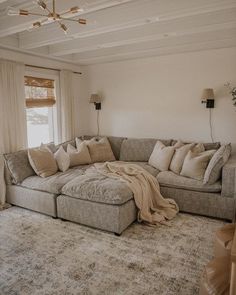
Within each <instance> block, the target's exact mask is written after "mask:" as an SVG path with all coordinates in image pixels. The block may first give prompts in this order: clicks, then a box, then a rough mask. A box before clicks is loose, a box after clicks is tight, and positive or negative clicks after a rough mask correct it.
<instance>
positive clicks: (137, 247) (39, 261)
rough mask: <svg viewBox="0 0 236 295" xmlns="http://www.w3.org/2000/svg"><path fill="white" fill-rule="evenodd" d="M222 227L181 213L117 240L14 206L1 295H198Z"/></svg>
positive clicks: (6, 223) (2, 247) (2, 250)
mask: <svg viewBox="0 0 236 295" xmlns="http://www.w3.org/2000/svg"><path fill="white" fill-rule="evenodd" d="M222 225H223V222H222V221H219V220H214V219H210V218H206V217H199V216H192V215H188V214H179V215H178V216H177V217H176V218H175V219H174V220H173V222H172V226H171V227H167V226H159V227H148V226H145V225H142V224H133V225H132V226H130V227H129V228H128V229H127V230H126V231H125V232H124V233H123V234H122V236H121V237H117V236H115V235H113V234H111V233H106V232H102V231H98V230H95V229H91V228H88V227H85V226H82V225H78V224H74V223H71V222H63V221H61V220H59V219H56V220H54V219H52V218H50V217H48V216H44V215H42V214H39V213H35V212H31V211H28V210H25V209H21V208H17V207H12V208H10V209H7V210H4V211H1V212H0V294H1V295H13V294H14V295H28V294H30V295H38V294H40V295H42V294H43V295H57V294H58V295H70V294H76V295H77V294H78V295H83V294H86V295H87V294H102V295H106V294H107V295H113V294H124V295H133V294H135V295H139V294H143V295H144V294H148V295H149V294H150V295H151V294H155V295H162V294H163V295H176V294H178V295H195V294H198V292H199V287H198V286H199V280H200V277H201V273H202V270H203V267H204V265H205V264H206V263H207V262H208V261H209V260H210V259H211V257H212V242H213V235H214V232H215V230H216V229H217V228H219V227H220V226H222Z"/></svg>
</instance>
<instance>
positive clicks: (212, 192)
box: [5, 137, 236, 234]
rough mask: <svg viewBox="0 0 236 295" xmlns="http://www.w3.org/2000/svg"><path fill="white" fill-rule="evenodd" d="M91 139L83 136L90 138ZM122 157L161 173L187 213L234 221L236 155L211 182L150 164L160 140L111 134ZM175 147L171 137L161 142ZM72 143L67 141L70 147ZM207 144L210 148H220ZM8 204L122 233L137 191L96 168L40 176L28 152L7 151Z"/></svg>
mask: <svg viewBox="0 0 236 295" xmlns="http://www.w3.org/2000/svg"><path fill="white" fill-rule="evenodd" d="M89 138H91V137H84V139H89ZM108 139H109V142H110V144H111V147H112V150H113V153H114V155H115V157H116V159H117V160H122V161H127V162H132V163H136V164H138V165H140V166H142V167H143V168H144V169H146V170H147V171H148V172H150V173H151V174H152V175H153V176H154V177H157V179H158V181H159V183H160V187H161V193H162V194H163V196H164V197H167V198H173V199H174V200H175V201H176V202H177V203H178V205H179V207H180V210H181V211H183V212H189V213H195V214H200V215H206V216H211V217H217V218H222V219H228V220H234V218H235V206H236V198H235V197H236V157H234V156H231V158H230V159H229V161H228V162H227V163H226V165H225V166H224V167H223V170H222V179H221V180H220V181H218V182H216V183H215V184H212V185H204V184H203V183H202V182H200V181H197V180H193V179H190V178H186V177H182V176H179V175H176V174H174V173H173V172H170V171H165V172H160V171H158V170H157V169H155V168H153V167H151V166H149V165H148V159H149V157H150V155H151V153H152V151H153V148H154V146H155V143H156V141H157V139H132V138H123V137H108ZM162 142H163V143H165V145H172V144H173V143H174V141H172V140H162ZM68 143H70V144H72V145H74V146H75V141H74V140H72V141H70V142H67V143H64V144H62V145H63V147H64V148H65V147H66V146H67V144H68ZM219 147H220V144H219V143H214V144H205V149H215V148H219ZM5 163H6V173H5V174H6V182H7V202H8V203H10V204H13V205H17V206H20V207H24V208H28V209H31V210H34V211H38V212H41V213H44V214H47V215H50V216H52V217H58V218H61V219H65V220H69V221H73V222H77V223H81V224H84V225H88V226H91V227H95V228H99V229H102V230H106V231H110V232H114V233H116V234H121V233H122V232H123V231H124V230H125V229H126V228H127V227H128V226H129V225H130V224H131V223H132V222H134V221H135V220H136V217H137V209H136V206H135V203H134V199H133V194H132V192H131V190H130V189H129V188H128V186H127V185H126V184H125V183H124V182H121V181H118V180H115V179H110V178H107V177H105V176H103V175H101V174H99V173H96V171H95V170H94V169H92V167H91V166H92V165H83V166H78V167H75V168H72V169H69V170H67V171H66V172H58V173H56V174H55V175H53V176H50V177H47V178H41V177H39V176H37V175H36V174H35V173H34V171H33V169H32V168H31V166H30V164H29V161H28V156H27V150H23V151H19V152H16V153H11V154H6V155H5Z"/></svg>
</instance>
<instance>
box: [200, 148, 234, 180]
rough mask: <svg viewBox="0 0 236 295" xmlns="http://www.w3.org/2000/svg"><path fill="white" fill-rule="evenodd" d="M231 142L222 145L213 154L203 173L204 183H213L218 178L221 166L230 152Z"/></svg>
mask: <svg viewBox="0 0 236 295" xmlns="http://www.w3.org/2000/svg"><path fill="white" fill-rule="evenodd" d="M231 150H232V148H231V144H227V145H222V146H221V147H220V148H219V149H218V150H217V151H216V153H215V154H214V156H213V157H212V159H211V160H210V163H209V165H208V166H207V169H206V172H205V175H204V180H203V183H204V184H213V183H215V182H216V181H217V180H219V179H220V176H221V170H222V167H223V166H224V165H225V163H226V162H227V161H228V159H229V157H230V154H231Z"/></svg>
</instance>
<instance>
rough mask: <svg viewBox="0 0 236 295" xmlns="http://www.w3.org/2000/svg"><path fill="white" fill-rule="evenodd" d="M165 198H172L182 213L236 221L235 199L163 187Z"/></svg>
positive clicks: (162, 191)
mask: <svg viewBox="0 0 236 295" xmlns="http://www.w3.org/2000/svg"><path fill="white" fill-rule="evenodd" d="M161 193H162V195H163V196H165V198H172V199H174V200H175V201H176V203H177V204H178V205H179V209H180V211H182V212H187V213H194V214H199V215H204V216H209V217H216V218H221V219H227V220H230V221H234V220H235V205H236V202H235V198H226V197H222V195H221V194H217V193H204V192H197V191H189V190H183V189H176V188H171V187H164V186H161Z"/></svg>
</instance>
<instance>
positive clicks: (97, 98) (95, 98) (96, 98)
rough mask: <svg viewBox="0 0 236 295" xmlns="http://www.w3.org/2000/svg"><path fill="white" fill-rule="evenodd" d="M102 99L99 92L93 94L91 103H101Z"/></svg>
mask: <svg viewBox="0 0 236 295" xmlns="http://www.w3.org/2000/svg"><path fill="white" fill-rule="evenodd" d="M101 101H102V99H101V97H100V96H99V95H98V94H92V95H91V97H90V100H89V102H90V103H100V102H101Z"/></svg>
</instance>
